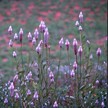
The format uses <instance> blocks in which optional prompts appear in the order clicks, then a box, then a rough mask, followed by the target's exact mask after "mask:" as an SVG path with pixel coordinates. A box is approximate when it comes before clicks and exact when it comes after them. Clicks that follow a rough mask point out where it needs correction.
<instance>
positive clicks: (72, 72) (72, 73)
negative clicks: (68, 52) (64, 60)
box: [70, 69, 75, 77]
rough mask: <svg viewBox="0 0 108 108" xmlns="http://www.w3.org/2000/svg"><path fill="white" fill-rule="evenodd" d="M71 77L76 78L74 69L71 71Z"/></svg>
mask: <svg viewBox="0 0 108 108" xmlns="http://www.w3.org/2000/svg"><path fill="white" fill-rule="evenodd" d="M70 76H71V77H74V76H75V72H74V69H72V71H71V73H70Z"/></svg>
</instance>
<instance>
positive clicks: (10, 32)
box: [8, 25, 12, 35]
mask: <svg viewBox="0 0 108 108" xmlns="http://www.w3.org/2000/svg"><path fill="white" fill-rule="evenodd" d="M8 33H9V34H10V35H11V34H12V26H11V25H10V26H9V28H8Z"/></svg>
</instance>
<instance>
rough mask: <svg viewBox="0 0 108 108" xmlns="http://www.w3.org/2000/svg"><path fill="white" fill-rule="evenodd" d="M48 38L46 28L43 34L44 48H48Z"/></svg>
mask: <svg viewBox="0 0 108 108" xmlns="http://www.w3.org/2000/svg"><path fill="white" fill-rule="evenodd" d="M48 38H49V32H48V28H45V32H44V44H45V47H47V46H48Z"/></svg>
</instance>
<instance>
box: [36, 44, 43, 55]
mask: <svg viewBox="0 0 108 108" xmlns="http://www.w3.org/2000/svg"><path fill="white" fill-rule="evenodd" d="M41 50H42V48H41V46H40V44H38V46H37V47H36V52H37V53H38V54H39V55H40V54H41Z"/></svg>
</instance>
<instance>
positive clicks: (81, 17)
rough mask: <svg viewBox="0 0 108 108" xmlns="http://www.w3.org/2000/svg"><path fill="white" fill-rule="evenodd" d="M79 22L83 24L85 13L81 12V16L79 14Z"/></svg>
mask: <svg viewBox="0 0 108 108" xmlns="http://www.w3.org/2000/svg"><path fill="white" fill-rule="evenodd" d="M79 21H80V22H81V23H82V22H83V13H82V12H80V14H79Z"/></svg>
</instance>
